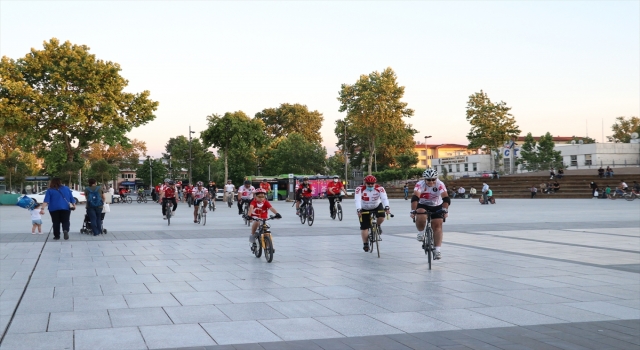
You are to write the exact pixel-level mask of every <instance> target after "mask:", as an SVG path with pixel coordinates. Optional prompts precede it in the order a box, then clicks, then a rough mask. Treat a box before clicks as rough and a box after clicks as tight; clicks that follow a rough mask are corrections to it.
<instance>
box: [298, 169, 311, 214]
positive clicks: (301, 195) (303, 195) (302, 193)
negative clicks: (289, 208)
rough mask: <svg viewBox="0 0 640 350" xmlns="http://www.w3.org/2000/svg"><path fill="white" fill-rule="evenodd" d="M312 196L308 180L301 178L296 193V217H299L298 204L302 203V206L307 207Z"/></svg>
mask: <svg viewBox="0 0 640 350" xmlns="http://www.w3.org/2000/svg"><path fill="white" fill-rule="evenodd" d="M312 194H313V189H312V188H311V184H310V183H309V178H308V177H306V176H305V177H303V178H302V183H301V184H300V186H299V187H298V190H297V191H296V215H298V216H300V202H304V204H303V205H307V204H308V203H309V200H310V199H311V196H312Z"/></svg>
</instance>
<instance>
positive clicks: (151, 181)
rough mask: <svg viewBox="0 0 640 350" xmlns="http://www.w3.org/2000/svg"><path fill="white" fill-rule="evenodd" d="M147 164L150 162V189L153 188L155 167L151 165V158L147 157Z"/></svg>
mask: <svg viewBox="0 0 640 350" xmlns="http://www.w3.org/2000/svg"><path fill="white" fill-rule="evenodd" d="M147 162H149V188H152V187H153V165H152V164H151V157H149V156H147Z"/></svg>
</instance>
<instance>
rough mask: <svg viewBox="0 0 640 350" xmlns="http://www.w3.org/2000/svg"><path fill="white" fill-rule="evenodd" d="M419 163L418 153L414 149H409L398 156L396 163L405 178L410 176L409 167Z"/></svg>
mask: <svg viewBox="0 0 640 350" xmlns="http://www.w3.org/2000/svg"><path fill="white" fill-rule="evenodd" d="M417 163H418V154H417V153H416V152H415V151H413V150H407V151H405V152H404V153H402V154H400V155H398V156H396V164H397V165H398V167H399V168H400V170H401V171H402V174H403V175H404V178H405V179H406V178H407V177H409V169H411V168H413V167H414V166H415V165H416V164H417Z"/></svg>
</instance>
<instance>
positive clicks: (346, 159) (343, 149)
mask: <svg viewBox="0 0 640 350" xmlns="http://www.w3.org/2000/svg"><path fill="white" fill-rule="evenodd" d="M342 154H343V155H344V185H345V186H347V187H348V184H349V182H348V181H347V171H348V169H347V164H348V159H349V158H348V156H349V155H348V154H347V118H344V145H343V147H342Z"/></svg>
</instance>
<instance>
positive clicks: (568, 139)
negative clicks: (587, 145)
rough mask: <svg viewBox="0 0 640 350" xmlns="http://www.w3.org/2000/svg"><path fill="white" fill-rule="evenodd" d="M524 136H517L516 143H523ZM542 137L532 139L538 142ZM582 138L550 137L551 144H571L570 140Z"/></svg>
mask: <svg viewBox="0 0 640 350" xmlns="http://www.w3.org/2000/svg"><path fill="white" fill-rule="evenodd" d="M525 137H526V136H518V138H517V139H516V141H521V142H524V138H525ZM541 137H542V136H534V137H533V139H534V140H536V141H538V140H540V138H541ZM582 138H583V137H581V136H552V138H551V139H552V140H553V142H571V140H575V139H582Z"/></svg>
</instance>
